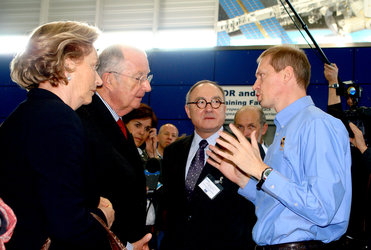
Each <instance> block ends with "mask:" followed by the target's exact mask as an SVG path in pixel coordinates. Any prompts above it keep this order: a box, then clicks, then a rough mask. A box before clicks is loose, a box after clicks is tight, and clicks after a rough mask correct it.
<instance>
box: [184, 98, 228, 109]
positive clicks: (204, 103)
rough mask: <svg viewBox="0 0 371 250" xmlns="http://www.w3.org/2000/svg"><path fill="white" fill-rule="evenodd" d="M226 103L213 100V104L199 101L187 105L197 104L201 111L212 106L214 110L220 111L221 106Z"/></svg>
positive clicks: (202, 100)
mask: <svg viewBox="0 0 371 250" xmlns="http://www.w3.org/2000/svg"><path fill="white" fill-rule="evenodd" d="M224 103H225V102H222V101H221V100H220V99H212V100H211V102H207V101H206V100H205V99H203V98H202V99H199V100H197V101H196V102H187V104H196V105H197V107H198V108H199V109H204V108H206V106H207V104H210V106H211V107H212V108H213V109H218V108H219V107H220V105H222V104H224Z"/></svg>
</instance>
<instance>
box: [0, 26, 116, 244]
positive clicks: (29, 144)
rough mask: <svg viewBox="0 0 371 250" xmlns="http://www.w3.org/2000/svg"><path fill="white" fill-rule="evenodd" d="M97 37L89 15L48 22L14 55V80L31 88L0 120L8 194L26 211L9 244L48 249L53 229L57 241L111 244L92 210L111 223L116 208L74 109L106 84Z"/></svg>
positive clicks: (0, 155)
mask: <svg viewBox="0 0 371 250" xmlns="http://www.w3.org/2000/svg"><path fill="white" fill-rule="evenodd" d="M97 37H98V31H97V30H96V29H95V28H93V27H90V26H88V25H85V24H82V23H78V22H53V23H48V24H45V25H42V26H40V27H38V28H37V29H35V30H34V31H33V33H32V35H31V37H30V39H29V42H28V45H27V47H26V49H25V51H23V52H22V53H20V54H18V55H17V56H16V57H15V58H14V59H13V61H12V63H11V77H12V80H13V81H14V82H16V83H18V85H19V86H21V87H23V88H25V89H27V90H28V93H27V99H26V100H25V101H24V102H23V103H21V104H20V105H19V106H18V107H17V108H16V109H15V110H14V111H13V113H12V114H11V115H10V116H9V117H8V118H7V119H6V120H5V122H4V123H3V124H2V125H1V127H0V172H1V182H0V197H1V198H3V199H4V200H6V202H7V204H8V205H9V206H10V207H11V208H12V209H13V211H14V213H15V214H16V216H17V219H18V223H17V226H16V228H15V230H14V234H13V237H12V239H11V240H10V241H9V243H8V244H7V249H41V247H42V246H43V244H44V243H45V242H46V240H47V238H48V237H50V239H51V242H52V243H51V247H52V248H53V249H110V245H109V242H108V238H107V233H106V231H105V229H104V228H103V227H102V225H100V224H99V222H98V221H97V220H96V219H95V218H94V217H93V216H92V215H91V214H90V213H91V212H93V213H95V214H96V215H98V216H99V217H100V218H102V219H103V220H104V221H105V222H107V223H108V225H111V224H112V222H113V220H114V210H113V208H112V205H111V203H110V202H109V201H108V200H106V199H102V198H100V197H99V193H98V192H97V190H96V188H95V187H96V185H95V184H96V183H97V182H99V180H98V177H97V176H95V175H94V173H93V172H92V169H91V167H90V162H89V160H90V155H89V153H88V151H87V147H86V137H85V133H84V129H83V126H82V124H81V121H80V119H79V117H78V116H77V114H76V113H75V112H74V110H76V109H77V108H78V107H80V106H81V105H83V104H88V103H90V102H91V100H92V95H93V94H94V91H95V90H96V87H97V86H99V85H101V84H102V80H101V79H100V77H99V76H98V74H97V72H96V66H97V64H98V57H97V53H96V50H95V49H94V47H93V42H94V41H95V40H96V39H97ZM100 200H102V202H101V203H100Z"/></svg>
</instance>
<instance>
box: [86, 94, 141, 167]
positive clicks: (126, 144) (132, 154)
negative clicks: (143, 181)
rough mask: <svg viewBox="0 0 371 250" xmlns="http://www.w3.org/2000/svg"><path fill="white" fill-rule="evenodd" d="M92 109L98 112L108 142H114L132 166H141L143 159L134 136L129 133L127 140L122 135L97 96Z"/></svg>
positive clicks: (98, 118)
mask: <svg viewBox="0 0 371 250" xmlns="http://www.w3.org/2000/svg"><path fill="white" fill-rule="evenodd" d="M91 105H92V108H93V110H95V111H96V116H97V121H96V122H98V123H99V124H100V127H101V128H104V129H103V131H101V132H102V133H103V134H104V135H105V136H106V137H108V140H109V141H111V142H112V146H113V147H114V148H115V149H116V150H117V151H118V152H120V154H121V155H124V156H125V158H126V159H127V160H128V161H130V162H131V163H132V164H134V165H137V164H138V163H140V164H141V159H140V156H139V153H138V150H137V148H136V146H135V143H134V139H133V136H132V135H131V133H129V130H127V131H128V134H127V135H128V137H127V139H126V138H125V135H124V134H123V133H122V131H121V129H120V127H119V125H118V124H117V122H116V121H115V120H114V118H113V117H112V114H111V112H110V111H109V110H108V109H107V107H106V105H105V104H104V103H103V102H102V100H101V99H100V98H99V97H98V96H97V95H94V96H93V102H92V104H91Z"/></svg>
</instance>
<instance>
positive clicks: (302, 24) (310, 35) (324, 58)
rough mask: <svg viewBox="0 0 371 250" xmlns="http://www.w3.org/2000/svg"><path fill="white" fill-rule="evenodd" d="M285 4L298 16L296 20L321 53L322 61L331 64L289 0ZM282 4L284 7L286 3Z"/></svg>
mask: <svg viewBox="0 0 371 250" xmlns="http://www.w3.org/2000/svg"><path fill="white" fill-rule="evenodd" d="M285 2H286V3H287V5H288V6H289V7H290V9H291V11H292V12H293V13H294V15H295V16H296V18H297V19H298V20H299V22H300V24H301V26H302V28H303V30H305V32H306V33H307V35H308V36H309V38H310V40H312V42H313V44H314V46H315V47H316V49H317V50H318V51H319V53H320V55H321V57H322V61H323V62H324V63H327V64H331V62H330V61H329V60H328V58H327V57H326V55H325V53H323V51H322V49H321V48H320V47H319V46H318V44H317V42H316V40H314V37H313V36H312V34H311V33H310V31H309V29H308V26H307V25H306V24H305V23H304V21H303V19H301V17H300V16H299V14H298V13H297V12H296V10H295V8H294V6H292V4H291V3H290V1H289V0H285ZM281 4H282V5H284V3H282V1H281Z"/></svg>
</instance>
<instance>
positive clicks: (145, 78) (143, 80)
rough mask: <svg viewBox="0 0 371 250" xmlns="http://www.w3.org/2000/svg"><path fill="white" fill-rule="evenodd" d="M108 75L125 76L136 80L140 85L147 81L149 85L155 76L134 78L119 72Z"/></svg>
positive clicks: (111, 72)
mask: <svg viewBox="0 0 371 250" xmlns="http://www.w3.org/2000/svg"><path fill="white" fill-rule="evenodd" d="M108 73H110V74H118V75H123V76H127V77H129V78H133V79H135V80H137V81H138V82H139V83H143V82H145V81H148V83H151V81H152V78H153V75H152V74H150V75H147V76H145V75H142V76H138V77H134V76H129V75H126V74H122V73H119V72H116V71H109V72H108Z"/></svg>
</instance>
